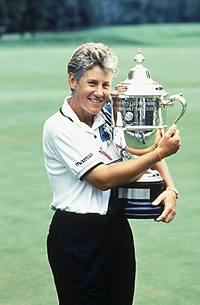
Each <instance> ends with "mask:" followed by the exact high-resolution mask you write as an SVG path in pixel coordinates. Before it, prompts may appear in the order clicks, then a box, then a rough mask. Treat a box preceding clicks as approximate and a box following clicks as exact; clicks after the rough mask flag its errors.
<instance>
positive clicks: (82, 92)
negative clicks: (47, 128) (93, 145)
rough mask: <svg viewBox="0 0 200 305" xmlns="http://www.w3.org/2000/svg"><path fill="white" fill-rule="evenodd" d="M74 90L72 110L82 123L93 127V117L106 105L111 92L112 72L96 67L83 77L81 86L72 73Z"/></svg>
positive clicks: (70, 75) (71, 85) (70, 79)
mask: <svg viewBox="0 0 200 305" xmlns="http://www.w3.org/2000/svg"><path fill="white" fill-rule="evenodd" d="M68 81H69V85H70V87H71V88H72V89H73V93H72V100H71V102H70V106H71V108H72V109H73V110H74V112H75V113H76V114H77V115H78V117H79V119H80V120H81V121H82V122H85V123H86V124H88V125H90V126H92V123H93V117H94V115H95V114H97V113H98V112H99V111H100V110H101V108H102V107H103V106H104V105H105V103H106V101H107V100H108V97H109V95H110V91H111V84H112V72H111V71H109V72H106V71H104V70H102V69H101V68H100V67H99V66H94V67H93V68H91V69H90V70H87V71H86V73H85V74H84V75H83V76H82V77H81V80H80V82H79V84H78V83H77V82H76V80H75V78H74V76H73V74H72V73H70V74H69V77H68Z"/></svg>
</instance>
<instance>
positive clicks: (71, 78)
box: [68, 72, 77, 90]
mask: <svg viewBox="0 0 200 305" xmlns="http://www.w3.org/2000/svg"><path fill="white" fill-rule="evenodd" d="M68 83H69V85H70V88H71V89H72V90H73V89H75V86H76V84H77V83H76V80H75V77H74V75H73V73H72V72H70V73H69V75H68Z"/></svg>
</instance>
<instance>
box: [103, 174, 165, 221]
mask: <svg viewBox="0 0 200 305" xmlns="http://www.w3.org/2000/svg"><path fill="white" fill-rule="evenodd" d="M164 189H165V183H164V180H162V178H161V177H160V175H159V173H158V172H157V171H150V172H147V173H146V174H144V175H143V176H142V177H141V178H140V179H139V180H137V181H135V182H132V183H130V184H127V185H123V186H119V187H116V188H113V189H112V190H111V196H110V201H109V208H108V213H109V214H112V215H114V216H117V217H123V218H130V219H131V218H132V219H156V218H157V217H158V216H159V215H160V214H161V213H162V211H163V209H164V205H163V203H160V204H159V205H158V206H153V205H152V202H153V201H154V200H155V199H156V197H158V196H159V195H160V193H162V191H164Z"/></svg>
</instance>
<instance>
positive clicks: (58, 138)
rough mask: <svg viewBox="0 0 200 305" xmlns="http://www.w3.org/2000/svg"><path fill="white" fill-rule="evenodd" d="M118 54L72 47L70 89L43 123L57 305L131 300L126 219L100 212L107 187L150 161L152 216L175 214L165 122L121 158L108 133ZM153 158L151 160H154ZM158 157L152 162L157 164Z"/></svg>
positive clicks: (174, 145) (175, 141)
mask: <svg viewBox="0 0 200 305" xmlns="http://www.w3.org/2000/svg"><path fill="white" fill-rule="evenodd" d="M117 65H118V60H117V58H116V56H115V55H114V53H113V52H112V51H111V50H110V49H109V48H108V47H106V46H104V45H102V44H95V43H89V44H85V45H83V46H81V47H79V48H78V49H77V50H76V51H75V52H74V54H73V56H72V59H71V60H70V62H69V64H68V82H69V85H70V87H71V89H72V96H70V97H68V98H66V99H65V102H64V104H63V106H62V107H61V109H60V111H58V112H57V113H56V114H54V115H53V116H52V117H50V118H49V119H48V120H47V121H46V122H45V125H44V136H43V148H44V156H45V165H46V169H47V173H48V177H49V181H50V184H51V187H52V190H53V201H52V203H51V208H52V210H54V211H55V214H54V217H53V220H52V223H51V226H50V230H49V235H48V242H47V245H48V258H49V262H50V265H51V268H52V272H53V275H54V279H55V284H56V288H57V293H58V297H59V302H60V303H59V304H60V305H66V304H68V305H74V304H76V305H80V304H81V305H83V304H85V305H88V304H96V305H105V304H109V305H121V304H123V305H132V300H133V294H134V284H135V252H134V243H133V236H132V232H131V229H130V225H129V222H128V220H127V219H126V218H121V219H118V218H115V217H114V216H113V215H111V214H110V213H108V205H109V199H110V192H111V189H112V188H113V187H116V186H119V185H121V183H122V182H123V183H124V184H128V183H131V182H133V181H135V180H136V179H138V178H139V177H140V176H141V175H142V174H143V173H144V172H145V171H146V170H148V169H149V168H151V167H153V166H155V168H156V169H157V170H159V172H160V174H162V178H163V179H164V180H165V183H166V186H167V187H170V188H167V190H166V191H165V192H163V193H162V196H160V197H159V198H158V199H157V202H156V205H158V204H159V203H160V202H161V201H162V200H163V201H164V202H165V208H164V211H163V213H162V215H160V217H159V218H158V221H161V220H162V221H165V222H170V221H171V220H170V219H171V217H172V216H174V215H175V214H176V194H175V193H174V191H173V190H172V188H174V184H173V181H172V179H171V177H170V174H169V172H168V169H167V166H166V164H165V163H164V161H163V162H160V159H161V158H162V159H163V158H165V157H167V156H169V155H171V154H174V153H176V152H177V151H178V149H179V147H180V136H179V131H178V130H177V129H176V127H175V126H172V127H171V128H170V129H169V130H168V132H166V134H165V135H164V136H163V137H162V138H161V139H160V140H159V142H158V144H157V151H158V152H159V153H157V151H156V150H154V149H152V148H151V149H150V150H149V151H148V153H146V154H143V155H141V156H139V157H138V158H133V159H130V160H127V161H123V162H117V161H120V160H121V151H122V150H123V148H125V146H126V144H125V140H124V139H123V138H120V141H119V142H120V143H118V142H117V141H118V138H117V137H115V131H116V130H114V127H113V126H114V125H113V124H112V116H111V112H112V111H111V109H110V106H109V105H105V104H106V102H107V100H108V98H109V95H110V90H111V84H112V79H113V77H114V76H115V75H116V73H117V71H118V68H117ZM158 161H159V162H158ZM157 163H159V165H158V164H157Z"/></svg>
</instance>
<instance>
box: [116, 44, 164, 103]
mask: <svg viewBox="0 0 200 305" xmlns="http://www.w3.org/2000/svg"><path fill="white" fill-rule="evenodd" d="M133 59H134V60H135V62H136V63H137V64H136V66H135V67H134V68H132V69H130V71H129V73H128V77H127V79H126V80H125V81H123V82H121V83H120V84H118V85H116V87H115V90H114V91H113V92H112V93H111V95H112V96H113V97H115V96H118V97H124V98H125V97H133V98H134V97H159V96H165V95H167V94H168V93H167V92H166V91H165V90H164V89H163V86H162V85H159V84H158V83H157V82H155V81H153V80H152V78H151V76H150V72H149V70H148V69H146V68H144V67H143V65H142V62H143V61H144V60H145V57H144V56H143V55H142V54H141V51H140V49H138V54H137V55H136V56H135V57H134V58H133Z"/></svg>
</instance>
